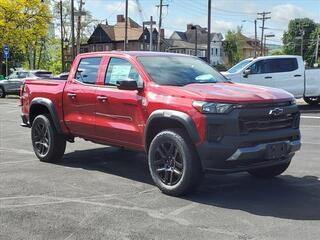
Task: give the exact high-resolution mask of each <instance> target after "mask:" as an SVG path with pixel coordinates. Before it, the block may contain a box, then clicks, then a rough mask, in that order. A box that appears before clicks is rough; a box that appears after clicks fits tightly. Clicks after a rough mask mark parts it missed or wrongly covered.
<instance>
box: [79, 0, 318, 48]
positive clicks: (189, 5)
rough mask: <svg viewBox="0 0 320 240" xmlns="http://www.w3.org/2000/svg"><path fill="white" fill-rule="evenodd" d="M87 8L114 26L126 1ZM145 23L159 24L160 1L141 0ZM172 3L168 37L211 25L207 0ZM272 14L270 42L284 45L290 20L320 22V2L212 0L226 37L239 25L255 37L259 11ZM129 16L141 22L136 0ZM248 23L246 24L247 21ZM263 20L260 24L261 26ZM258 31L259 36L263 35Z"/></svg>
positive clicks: (218, 28) (90, 1)
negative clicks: (208, 23) (191, 24)
mask: <svg viewBox="0 0 320 240" xmlns="http://www.w3.org/2000/svg"><path fill="white" fill-rule="evenodd" d="M85 2H86V3H85V9H86V10H89V11H90V12H91V13H92V14H93V16H94V17H95V18H96V19H99V20H101V21H105V19H106V18H107V19H108V22H109V24H114V22H115V21H116V15H117V14H124V2H125V0H86V1H85ZM139 2H140V5H141V7H142V15H143V18H144V20H148V19H149V18H150V16H151V15H152V16H153V18H154V19H155V20H156V21H158V18H159V13H158V10H157V8H156V7H155V5H157V4H159V0H139ZM163 2H164V4H169V7H168V8H164V19H163V26H164V28H165V32H166V36H170V34H171V33H172V32H173V31H174V30H180V31H184V30H185V29H186V25H187V24H188V23H193V24H199V25H201V26H203V27H206V26H207V0H163ZM261 11H270V12H271V19H270V20H267V21H266V27H269V28H270V29H268V30H266V33H267V34H269V33H273V34H275V35H276V36H275V37H274V38H272V39H270V40H269V43H274V44H281V37H282V33H283V31H284V30H286V29H287V25H288V21H289V20H290V19H293V18H297V17H309V18H311V19H313V20H314V21H316V22H318V23H319V22H320V0H255V1H253V0H212V24H211V25H212V31H214V32H221V33H223V34H225V33H226V32H227V31H228V30H234V29H236V28H237V26H240V25H242V26H243V33H244V34H245V35H247V36H251V37H252V36H254V24H253V20H254V19H255V18H256V17H257V14H256V13H257V12H261ZM129 16H130V17H131V18H133V19H134V20H135V21H137V22H138V23H141V17H140V14H139V11H138V7H137V1H136V0H129ZM244 20H246V22H243V21H244ZM259 26H261V21H258V27H259ZM260 30H261V29H260V28H258V36H260V34H261V32H260Z"/></svg>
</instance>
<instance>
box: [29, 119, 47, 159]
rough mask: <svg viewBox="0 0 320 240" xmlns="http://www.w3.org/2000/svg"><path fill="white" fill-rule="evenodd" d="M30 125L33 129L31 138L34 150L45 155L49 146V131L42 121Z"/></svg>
mask: <svg viewBox="0 0 320 240" xmlns="http://www.w3.org/2000/svg"><path fill="white" fill-rule="evenodd" d="M32 127H33V128H34V131H32V132H33V136H32V138H33V143H34V147H35V150H36V151H37V152H38V154H39V155H40V156H45V155H47V153H48V151H49V147H50V133H49V130H48V127H47V126H46V125H45V124H44V123H42V122H37V123H34V125H33V126H32Z"/></svg>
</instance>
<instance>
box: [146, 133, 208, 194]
mask: <svg viewBox="0 0 320 240" xmlns="http://www.w3.org/2000/svg"><path fill="white" fill-rule="evenodd" d="M148 164H149V170H150V174H151V177H152V179H153V181H154V183H155V184H156V186H157V187H158V188H159V189H160V190H161V191H162V192H163V193H165V194H168V195H171V196H181V195H185V194H187V193H190V192H192V191H194V190H195V189H196V187H197V186H198V185H199V183H200V180H201V179H202V175H203V171H202V167H201V163H200V160H199V157H198V155H197V153H196V149H195V147H194V145H193V144H192V142H191V140H190V139H189V136H188V135H187V134H186V133H185V131H183V130H181V129H168V130H165V131H162V132H160V133H159V134H157V135H156V136H155V137H154V139H153V140H152V142H151V144H150V147H149V152H148Z"/></svg>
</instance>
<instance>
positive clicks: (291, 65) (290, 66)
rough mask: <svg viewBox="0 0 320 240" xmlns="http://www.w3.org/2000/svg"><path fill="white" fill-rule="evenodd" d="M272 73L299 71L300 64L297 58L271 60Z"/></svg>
mask: <svg viewBox="0 0 320 240" xmlns="http://www.w3.org/2000/svg"><path fill="white" fill-rule="evenodd" d="M269 62H270V63H269V65H270V72H271V73H277V72H291V71H294V70H297V69H298V62H297V59H295V58H280V59H270V60H269Z"/></svg>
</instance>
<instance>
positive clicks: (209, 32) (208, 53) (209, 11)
mask: <svg viewBox="0 0 320 240" xmlns="http://www.w3.org/2000/svg"><path fill="white" fill-rule="evenodd" d="M210 43H211V0H208V38H207V61H208V63H209V64H210V50H211V47H210Z"/></svg>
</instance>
